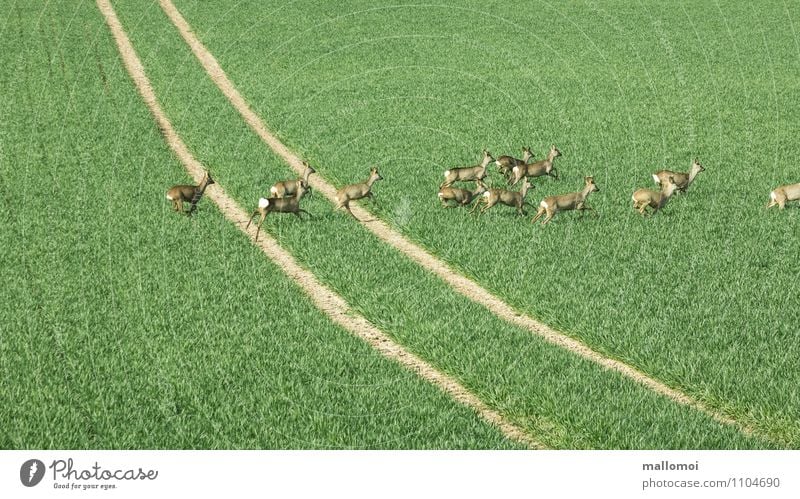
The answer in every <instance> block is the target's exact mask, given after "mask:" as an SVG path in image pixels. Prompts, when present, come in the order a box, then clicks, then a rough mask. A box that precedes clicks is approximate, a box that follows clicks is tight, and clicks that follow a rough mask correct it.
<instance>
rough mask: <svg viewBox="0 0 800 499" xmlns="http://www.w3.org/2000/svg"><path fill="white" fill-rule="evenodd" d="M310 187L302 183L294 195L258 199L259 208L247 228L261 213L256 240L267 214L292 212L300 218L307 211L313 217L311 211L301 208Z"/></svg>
mask: <svg viewBox="0 0 800 499" xmlns="http://www.w3.org/2000/svg"><path fill="white" fill-rule="evenodd" d="M309 189H310V187H308V186H307V185H306V184H303V183H301V184H300V185H298V186H297V191H296V192H295V194H294V196H292V197H290V198H279V197H271V198H260V199H259V200H258V208H256V210H255V211H254V212H253V214H252V215H250V219H249V220H248V221H247V226H246V227H245V230H247V229H249V228H250V224H251V223H252V222H253V217H255V216H256V215H258V214H261V219H260V220H259V221H258V229H256V241H258V234H259V232H261V224H263V223H264V219H265V218H267V215H268V214H269V213H271V212H273V211H274V212H275V213H292V214H294V215H295V216H296V217H297V218H299V219H300V220H302V219H303V217H301V216H300V213H305V214H306V215H308V216H309V217H313V215H311V213H309V212H307V211H306V210H304V209H302V208H300V200H301V199H302V198H303V196H305V195H306V194H307V193H308V192H309Z"/></svg>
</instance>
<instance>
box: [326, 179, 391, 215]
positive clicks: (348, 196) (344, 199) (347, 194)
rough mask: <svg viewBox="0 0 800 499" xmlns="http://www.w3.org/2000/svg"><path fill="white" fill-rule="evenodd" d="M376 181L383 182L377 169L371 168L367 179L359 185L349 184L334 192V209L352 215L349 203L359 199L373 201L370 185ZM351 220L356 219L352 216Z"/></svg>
mask: <svg viewBox="0 0 800 499" xmlns="http://www.w3.org/2000/svg"><path fill="white" fill-rule="evenodd" d="M378 180H383V177H381V175H380V173H378V167H375V168H373V169H372V170H370V172H369V178H368V179H367V180H366V181H365V182H362V183H360V184H350V185H346V186H344V187H342V188H341V189H339V190H338V191H336V208H344V209H346V210H347V211H348V213H350V214H351V215H353V212H352V211H350V201H355V200H357V199H361V198H365V197H366V198H370V199H372V200H373V201H375V197H374V196H373V195H372V184H374V183H375V182H377V181H378ZM353 218H358V217H356V216H355V215H353Z"/></svg>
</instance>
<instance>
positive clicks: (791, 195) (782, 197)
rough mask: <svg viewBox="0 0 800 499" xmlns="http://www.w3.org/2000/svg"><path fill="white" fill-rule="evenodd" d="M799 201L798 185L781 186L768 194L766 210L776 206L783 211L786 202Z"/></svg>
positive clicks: (799, 189) (799, 185)
mask: <svg viewBox="0 0 800 499" xmlns="http://www.w3.org/2000/svg"><path fill="white" fill-rule="evenodd" d="M798 200H800V184H789V185H782V186H780V187H778V188H777V189H775V190H774V191H772V192H770V193H769V204H767V208H772V207H773V206H775V205H778V206H780V207H781V209H783V207H784V205H786V202H787V201H798Z"/></svg>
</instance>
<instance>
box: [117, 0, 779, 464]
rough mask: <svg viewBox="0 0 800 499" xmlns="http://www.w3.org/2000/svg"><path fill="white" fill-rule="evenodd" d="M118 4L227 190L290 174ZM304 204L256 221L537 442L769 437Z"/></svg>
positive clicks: (170, 35) (185, 62)
mask: <svg viewBox="0 0 800 499" xmlns="http://www.w3.org/2000/svg"><path fill="white" fill-rule="evenodd" d="M115 7H116V9H117V12H118V14H119V16H120V18H121V20H122V23H123V26H124V27H125V28H126V30H127V31H128V32H129V35H130V36H131V39H132V41H133V43H134V46H135V47H136V48H137V51H138V52H139V54H140V57H141V58H142V60H143V63H144V65H145V69H146V71H147V72H148V74H149V76H150V78H151V79H152V81H153V84H154V87H155V89H156V93H157V94H158V95H159V97H160V99H161V101H162V104H163V106H164V108H165V110H166V112H167V114H168V115H169V116H170V117H171V118H172V120H173V122H174V124H175V126H176V128H177V130H178V131H179V133H181V135H182V136H183V137H184V139H185V140H186V141H187V143H188V145H189V147H190V148H191V149H192V150H193V152H194V153H195V155H196V156H197V157H198V158H199V159H200V160H201V161H203V162H204V163H205V164H207V165H210V166H211V168H212V170H213V172H214V176H215V178H216V179H217V181H218V183H220V185H222V186H223V187H224V188H225V189H226V191H227V192H228V193H229V194H230V195H232V196H233V197H234V198H235V199H237V200H238V201H239V203H240V204H242V205H243V206H253V205H254V203H255V201H256V200H257V199H258V197H259V195H263V194H264V193H265V192H267V190H268V188H269V185H271V183H272V182H274V181H276V180H279V179H282V178H284V177H287V176H290V175H291V174H290V173H289V170H288V168H287V167H286V166H285V165H284V164H283V163H282V162H281V161H279V160H278V159H277V158H275V157H274V156H273V155H271V154H270V153H269V151H268V149H267V148H266V146H264V145H263V144H261V143H260V142H259V141H258V139H257V138H256V137H255V136H254V135H253V134H252V132H251V131H250V130H249V129H248V128H247V127H246V125H245V124H244V123H243V122H242V120H241V118H240V117H239V116H238V115H237V114H236V113H235V111H233V109H232V108H231V106H230V105H229V103H228V102H227V101H226V100H225V99H224V97H223V96H222V95H221V94H220V93H219V91H218V90H217V89H216V88H215V87H214V86H213V84H212V83H211V82H210V81H209V80H208V78H207V76H206V75H205V74H204V73H203V72H202V69H201V68H200V67H199V65H198V64H197V63H196V61H195V60H194V58H193V56H192V55H191V53H190V52H189V50H188V48H187V47H186V45H185V44H184V43H183V41H182V40H181V39H180V37H179V35H178V34H177V32H176V31H175V29H174V28H173V27H172V26H171V25H170V24H169V21H168V20H167V19H166V17H165V15H164V14H163V13H162V12H161V11H160V9H159V8H158V7H157V6H156V5H146V4H137V3H117V4H115ZM301 152H304V153H306V152H307V151H304V150H301ZM307 157H308V159H309V160H310V161H311V163H312V165H314V166H315V167H316V166H317V164H322V165H326V164H327V163H325V162H321V161H319V157H316V156H314V155H311V154H307ZM369 161H370V160H362V161H361V162H360V163H359V165H358V168H354V169H353V172H352V176H351V177H349V178H348V179H347V181H353V180H354V179H360V178H361V177H365V176H366V172H367V170H368V165H369ZM325 168H327V166H325ZM356 169H357V170H358V171H357V172H356V171H355V170H356ZM362 170H363V171H362ZM395 178H397V177H396V176H395V177H389V178H387V180H386V181H384V182H381V183H379V184H377V185H376V196H377V198H378V200H379V206H382V207H383V208H380V209H381V210H387V209H388V210H389V214H388V215H386V211H381V213H383V214H384V215H386V216H388V217H389V218H390V219H391V220H392V221H393V222H394V223H396V224H403V223H405V222H404V220H407V219H408V218H409V217H413V216H416V214H417V213H418V211H417V209H416V207H415V206H414V205H411V204H403V203H402V202H401V203H392V204H389V205H385V204H384V203H385V201H384V199H388V197H387V196H389V194H388V193H389V192H390V190H391V189H393V187H391V186H392V183H391V182H394V181H395V180H394V179H395ZM337 183H338V182H337ZM342 183H344V182H342ZM387 186H388V187H387ZM432 199H433V200H435V198H432ZM304 206H305V208H306V209H307V210H309V211H310V212H311V213H313V214H314V218H313V219H312V220H310V221H305V222H300V221H297V220H296V219H294V217H280V216H274V218H273V217H272V216H271V217H270V218H268V219H267V220H268V221H267V222H266V223H265V225H264V229H263V230H267V231H269V232H270V233H271V234H272V235H274V236H275V237H277V238H278V239H279V240H280V242H281V244H283V245H284V246H285V247H287V248H288V249H289V250H290V251H291V252H292V253H293V254H295V255H296V256H297V258H298V259H299V260H300V261H301V262H302V263H303V264H304V265H306V266H307V267H308V268H309V269H311V270H312V271H313V272H314V273H315V274H316V275H317V276H319V278H320V279H321V280H322V281H323V282H325V283H326V284H328V285H329V286H331V287H332V288H333V289H335V290H336V291H337V292H339V293H340V294H342V295H343V296H344V297H345V298H346V299H347V300H348V301H349V302H350V303H351V304H353V306H354V307H355V308H357V309H358V310H359V311H360V312H361V313H362V314H364V315H365V316H366V317H367V318H368V319H369V320H370V321H371V322H372V323H373V324H375V325H376V326H378V327H380V328H381V329H383V330H384V331H386V332H387V333H389V334H390V335H392V336H394V337H395V338H396V339H397V340H398V341H400V342H401V343H402V344H404V345H405V346H407V347H408V348H409V349H410V350H412V351H414V352H416V353H417V354H419V355H421V356H422V357H423V358H425V359H427V360H428V361H430V362H432V363H433V364H434V365H436V366H437V367H439V368H440V369H442V370H444V371H445V372H448V373H450V374H452V375H454V376H455V377H457V378H458V379H460V380H461V381H462V383H463V384H464V385H465V386H467V387H468V388H469V389H471V390H473V391H474V392H475V393H476V394H477V395H478V396H479V397H481V399H482V400H484V401H485V402H487V403H488V404H490V405H491V406H492V407H494V408H496V409H498V410H500V411H502V412H503V413H504V414H506V415H508V416H509V417H510V418H511V419H512V420H514V421H515V422H517V423H519V424H520V425H522V426H523V427H525V428H526V429H528V430H529V431H530V432H531V433H533V434H534V435H536V437H537V438H539V439H540V440H542V441H543V442H545V443H546V444H548V445H550V446H553V447H563V448H663V447H666V448H696V447H709V448H744V447H762V446H769V445H770V444H768V443H766V442H763V441H759V440H756V439H749V438H745V437H743V436H742V435H740V434H738V433H736V432H735V431H734V430H733V429H731V428H724V427H720V426H719V425H718V424H716V423H713V422H711V421H709V419H708V418H706V417H704V416H702V415H700V414H699V413H697V412H696V411H694V410H691V409H688V408H686V407H681V406H677V405H676V404H673V403H671V402H668V401H666V400H664V399H663V398H661V397H658V396H655V395H654V394H652V393H650V392H649V391H647V390H645V389H643V388H642V387H640V386H638V385H636V384H634V383H632V382H630V381H628V380H625V379H621V378H620V377H619V376H618V375H616V374H613V373H609V372H607V371H604V370H602V369H600V368H598V367H597V366H595V365H592V364H589V363H587V362H584V361H581V360H579V359H577V358H575V357H574V356H573V355H571V354H567V353H565V352H563V351H561V350H560V349H557V348H555V347H552V346H550V345H547V344H545V343H543V342H542V341H541V340H539V339H538V338H535V337H533V336H532V335H531V334H530V333H528V332H526V331H522V330H519V329H517V328H515V327H512V326H510V325H508V324H507V323H505V322H502V321H500V320H499V319H497V318H495V317H494V316H492V315H491V314H489V313H488V312H487V311H486V310H485V309H483V308H481V307H478V306H476V305H474V304H472V303H470V302H466V301H465V300H464V298H463V297H461V296H460V295H457V294H456V293H454V292H453V291H451V290H450V289H449V288H447V287H446V286H445V285H444V284H442V283H441V282H440V281H439V280H437V279H435V278H433V277H431V276H430V275H429V274H428V273H426V272H424V271H423V270H421V269H420V268H419V267H418V266H416V265H414V264H413V263H411V262H409V261H408V260H407V259H405V258H404V257H401V256H399V255H398V254H397V252H396V251H394V250H392V249H391V248H389V247H387V246H386V245H384V244H382V243H380V242H378V241H376V240H375V238H374V237H373V236H372V235H370V234H369V233H367V232H366V231H365V230H364V229H363V228H362V227H360V226H359V225H358V224H357V223H356V222H355V221H353V220H352V219H351V218H349V217H348V216H346V215H345V214H342V213H333V212H332V211H331V205H330V204H329V203H327V202H326V201H324V200H323V199H320V198H319V197H315V198H312V199H311V200H309V202H308V203H304ZM435 213H436V214H438V211H437V212H435ZM472 244H473V247H474V242H473V243H472Z"/></svg>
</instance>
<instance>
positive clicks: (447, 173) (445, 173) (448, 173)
mask: <svg viewBox="0 0 800 499" xmlns="http://www.w3.org/2000/svg"><path fill="white" fill-rule="evenodd" d="M449 176H450V170H447V171H445V172H444V177H445V178H447V177H449Z"/></svg>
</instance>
